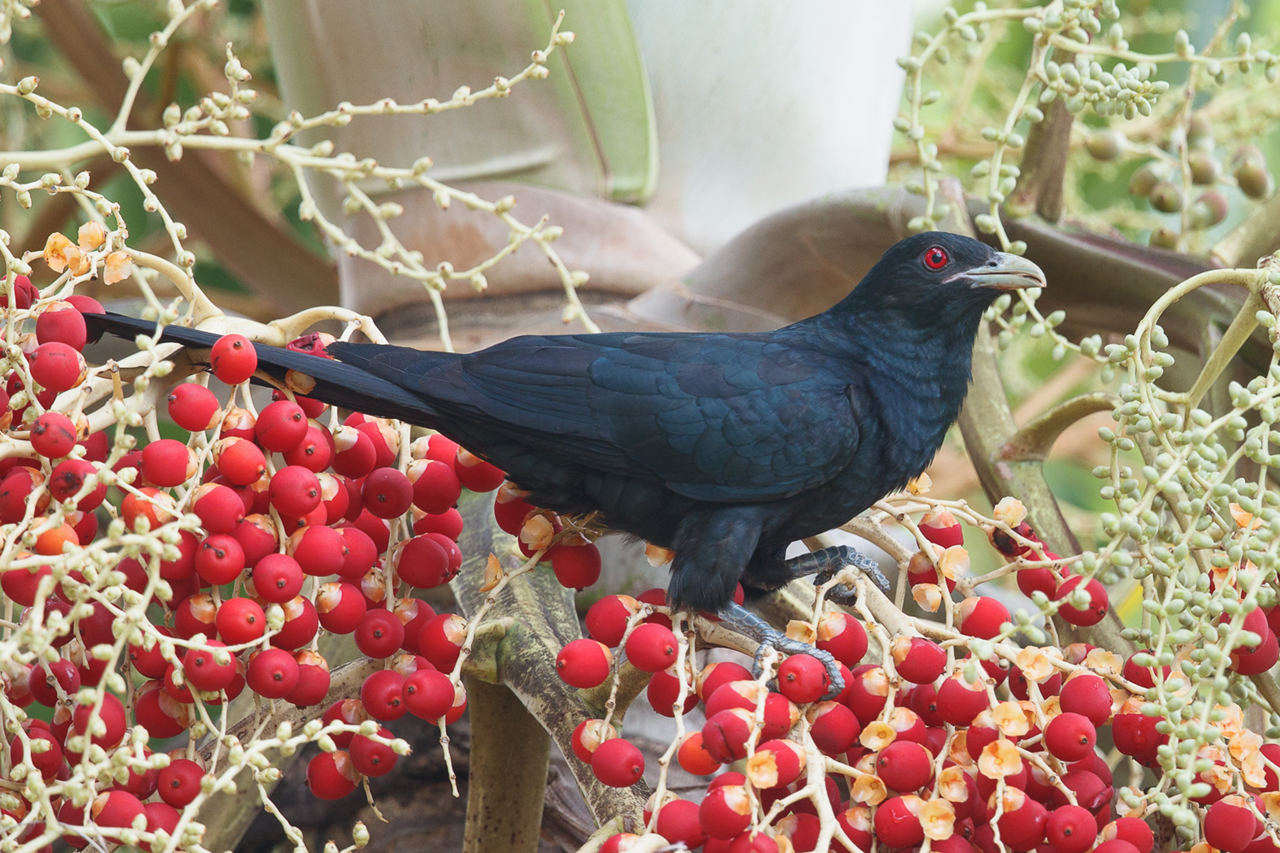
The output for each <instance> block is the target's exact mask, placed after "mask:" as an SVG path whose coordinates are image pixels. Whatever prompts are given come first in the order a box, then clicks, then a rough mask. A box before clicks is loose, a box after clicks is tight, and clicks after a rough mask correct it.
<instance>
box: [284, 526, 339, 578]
mask: <svg viewBox="0 0 1280 853" xmlns="http://www.w3.org/2000/svg"><path fill="white" fill-rule="evenodd" d="M345 547H346V544H345V540H344V538H343V534H342V533H341V532H340V531H339V530H337V529H336V528H333V527H329V526H328V525H326V524H315V525H308V526H307V527H304V528H302V529H301V530H298V531H296V532H295V533H294V534H293V535H292V536H290V537H289V542H288V545H287V546H286V549H287V550H288V553H289V556H291V557H293V558H294V559H295V560H297V561H298V566H299V567H300V568H301V569H302V571H303V572H305V573H306V574H308V575H311V576H313V577H318V578H323V577H328V576H329V575H336V574H338V573H339V572H340V571H342V566H343V562H344V559H345V557H344V554H343V549H344V548H345Z"/></svg>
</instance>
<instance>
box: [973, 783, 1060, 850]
mask: <svg viewBox="0 0 1280 853" xmlns="http://www.w3.org/2000/svg"><path fill="white" fill-rule="evenodd" d="M998 796H1000V795H999V794H998V793H997V794H992V798H993V800H994V798H995V797H998ZM988 808H989V809H991V810H992V811H993V812H994V810H995V809H994V806H991V805H989V806H988ZM1048 818H1049V812H1048V810H1047V809H1046V808H1045V807H1044V806H1043V805H1042V804H1041V803H1039V802H1037V801H1036V800H1034V799H1032V798H1031V797H1029V796H1028V795H1027V794H1026V793H1025V792H1023V791H1020V790H1018V789H1017V788H1011V787H1007V788H1005V789H1004V814H1002V815H1001V816H1000V820H999V821H998V822H997V826H998V827H999V828H1000V839H1001V840H1002V841H1003V842H1004V843H1005V844H1007V845H1009V847H1011V848H1013V849H1014V850H1033V849H1035V848H1036V847H1037V846H1038V845H1039V844H1040V842H1041V841H1042V840H1044V830H1045V824H1046V823H1047V822H1048Z"/></svg>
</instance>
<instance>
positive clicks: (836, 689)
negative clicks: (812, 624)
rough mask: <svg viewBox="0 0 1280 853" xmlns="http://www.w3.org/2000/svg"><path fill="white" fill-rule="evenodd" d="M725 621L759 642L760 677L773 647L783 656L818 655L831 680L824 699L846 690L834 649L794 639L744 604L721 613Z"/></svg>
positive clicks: (757, 664) (757, 669) (756, 668)
mask: <svg viewBox="0 0 1280 853" xmlns="http://www.w3.org/2000/svg"><path fill="white" fill-rule="evenodd" d="M717 616H719V618H720V622H721V624H723V625H725V627H727V628H731V629H733V630H735V631H737V632H738V633H740V634H742V635H744V636H747V637H750V638H751V639H753V640H755V641H756V642H757V643H759V646H758V647H757V648H756V653H755V661H754V667H753V669H752V672H753V673H754V675H755V677H756V678H759V677H760V675H761V674H762V673H763V672H764V658H765V655H766V654H768V652H769V650H770V649H773V650H774V651H776V652H778V654H780V655H784V656H785V655H809V656H810V657H813V658H816V659H817V660H818V662H819V663H821V664H822V668H823V669H824V670H826V673H827V679H828V680H829V682H830V685H829V689H828V690H827V693H826V695H825V696H823V697H822V698H824V699H832V698H835V697H836V696H839V695H840V694H841V693H843V692H844V686H845V685H844V677H843V676H842V675H841V674H840V665H839V664H838V663H836V659H835V658H834V657H833V656H832V655H831V653H830V652H827V651H824V650H822V649H819V648H817V647H815V646H813V645H810V644H809V643H806V642H804V641H803V640H794V639H792V638H791V637H788V636H787V635H786V634H784V633H782V632H781V631H779V630H778V629H777V628H775V627H773V626H772V625H770V624H769V623H768V622H766V621H764V620H763V619H761V618H760V617H759V616H758V615H757V614H755V613H752V612H751V611H750V610H748V609H747V608H745V607H743V606H742V605H741V604H729V605H727V606H725V607H724V608H722V609H721V610H720V612H719V613H718V614H717Z"/></svg>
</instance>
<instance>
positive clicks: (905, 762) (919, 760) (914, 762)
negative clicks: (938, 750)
mask: <svg viewBox="0 0 1280 853" xmlns="http://www.w3.org/2000/svg"><path fill="white" fill-rule="evenodd" d="M876 775H877V776H879V777H880V779H881V780H882V781H883V782H884V783H885V785H887V786H888V787H889V788H890V789H891V790H894V791H900V792H903V793H907V792H910V791H918V790H919V789H921V788H923V787H924V786H925V785H927V784H929V780H930V779H932V778H933V756H932V755H930V754H929V750H927V749H925V748H924V747H923V746H921V745H920V744H918V743H912V742H911V741H906V740H895V741H894V742H893V743H891V744H889V745H888V746H886V747H885V748H884V749H882V750H880V752H879V754H878V755H876Z"/></svg>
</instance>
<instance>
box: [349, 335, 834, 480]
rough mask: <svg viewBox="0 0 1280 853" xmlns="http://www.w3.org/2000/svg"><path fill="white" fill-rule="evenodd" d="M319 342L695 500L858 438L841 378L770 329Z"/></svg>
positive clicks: (531, 438)
mask: <svg viewBox="0 0 1280 853" xmlns="http://www.w3.org/2000/svg"><path fill="white" fill-rule="evenodd" d="M330 352H332V353H333V355H335V357H337V358H338V359H340V360H342V361H344V362H348V363H351V364H355V365H356V366H359V367H361V368H363V369H365V370H368V371H369V372H371V373H373V374H375V375H377V376H381V377H383V378H386V379H389V380H391V381H393V382H395V383H396V384H397V385H401V386H402V387H405V388H407V389H409V390H412V391H413V392H414V393H416V394H419V395H422V396H423V397H424V398H426V399H427V400H428V401H429V402H430V405H431V406H432V407H433V408H435V409H437V410H439V411H440V412H441V413H442V417H443V416H447V415H450V414H452V415H454V417H455V418H456V419H457V420H460V421H462V420H465V421H469V422H471V423H473V424H476V425H477V426H478V425H480V424H483V426H484V427H485V428H486V430H487V431H489V432H490V433H493V432H496V433H498V434H499V435H501V436H502V437H503V438H504V439H506V440H513V441H515V442H517V443H518V444H520V445H522V446H525V447H529V448H534V449H537V450H540V451H542V452H545V453H547V454H551V455H554V456H555V457H556V458H557V459H558V460H563V461H564V464H566V465H578V466H580V465H587V466H589V467H593V468H597V469H600V470H604V471H610V472H615V473H618V474H626V475H630V476H647V477H650V478H652V479H656V480H659V481H661V482H663V483H664V484H666V485H667V486H668V487H669V488H671V489H672V490H674V491H676V492H677V493H679V494H682V495H686V496H688V497H691V498H695V499H698V500H707V501H725V502H754V501H764V500H777V499H780V498H784V497H787V496H790V495H793V494H796V493H797V492H800V491H803V490H805V489H808V488H812V487H813V486H816V485H818V484H820V483H823V482H826V481H827V480H829V479H831V478H832V477H834V476H835V475H836V473H837V472H838V471H839V470H840V469H841V468H842V467H843V466H844V465H845V464H846V463H847V462H848V461H849V460H850V459H851V458H852V456H853V453H854V452H855V450H856V449H857V444H858V438H859V429H858V423H857V419H856V416H855V407H856V406H857V405H858V400H857V399H856V395H855V393H854V392H853V390H852V389H851V388H850V385H851V384H852V383H851V379H850V377H849V376H847V375H843V374H841V373H839V372H837V371H835V370H833V369H831V364H830V362H829V360H828V359H827V358H825V357H824V356H822V355H821V354H820V353H816V352H814V351H813V350H806V349H800V348H796V347H794V346H790V345H788V344H786V343H782V342H779V340H778V337H777V333H772V334H759V335H728V334H725V335H683V334H607V335H554V336H545V337H535V336H525V337H520V338H513V339H511V340H509V341H504V342H502V343H500V344H497V345H495V346H493V347H490V348H489V349H486V350H482V351H480V352H478V353H473V354H470V355H464V356H454V357H449V358H441V357H440V354H433V353H419V352H417V351H416V350H408V349H402V348H399V347H374V346H369V345H358V344H357V345H353V344H342V345H335V346H333V347H330ZM445 420H447V418H445ZM443 422H444V421H443V420H442V423H443ZM477 450H478V452H483V449H482V448H477ZM494 461H498V460H494ZM499 464H500V463H499Z"/></svg>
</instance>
